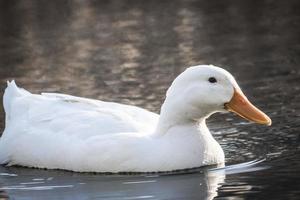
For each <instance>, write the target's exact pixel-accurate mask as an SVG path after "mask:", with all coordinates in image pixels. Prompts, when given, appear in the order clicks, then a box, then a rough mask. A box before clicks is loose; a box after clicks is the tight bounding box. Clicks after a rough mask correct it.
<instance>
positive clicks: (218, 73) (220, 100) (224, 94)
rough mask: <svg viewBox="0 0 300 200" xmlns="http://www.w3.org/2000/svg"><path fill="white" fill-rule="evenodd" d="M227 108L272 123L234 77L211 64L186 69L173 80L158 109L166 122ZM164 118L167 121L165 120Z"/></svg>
mask: <svg viewBox="0 0 300 200" xmlns="http://www.w3.org/2000/svg"><path fill="white" fill-rule="evenodd" d="M226 111H230V112H233V113H236V114H237V115H239V116H241V117H242V118H245V119H247V120H249V121H252V122H256V123H259V124H265V125H271V119H270V118H269V117H268V116H267V115H266V114H264V113H263V112H262V111H260V110H259V109H258V108H256V107H255V106H254V105H253V104H252V103H250V101H249V100H248V99H247V97H246V96H245V95H244V94H243V92H242V90H241V89H240V87H239V86H238V84H237V82H236V81H235V79H234V77H233V76H232V75H231V74H230V73H229V72H227V71H226V70H224V69H222V68H219V67H215V66H212V65H199V66H194V67H189V68H187V69H186V70H185V71H184V72H182V73H181V74H180V75H179V76H178V77H177V78H176V79H175V80H174V81H173V83H172V85H171V86H170V88H169V89H168V91H167V95H166V100H165V102H164V104H163V106H162V109H161V117H162V118H169V117H167V115H168V116H170V118H172V119H168V120H169V121H173V122H176V121H177V123H179V121H181V122H184V121H199V120H201V119H205V118H207V117H209V116H210V115H211V114H213V113H215V112H226ZM168 120H167V121H168Z"/></svg>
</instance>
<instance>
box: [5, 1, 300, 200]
mask: <svg viewBox="0 0 300 200" xmlns="http://www.w3.org/2000/svg"><path fill="white" fill-rule="evenodd" d="M299 9H300V2H299V1H297V0H294V1H293V0H290V1H272V0H261V1H229V0H225V1H217V0H216V1H213V0H210V1H205V0H203V1H193V0H190V1H188V0H186V1H179V0H172V1H171V0H170V1H154V0H150V1H139V0H127V1H79V0H75V1H30V0H28V1H0V89H1V90H0V93H1V95H2V94H3V90H4V88H5V87H6V81H7V80H11V79H15V80H16V81H17V83H18V84H19V85H21V86H22V87H24V88H26V89H28V90H30V91H31V92H34V93H40V92H60V93H67V94H72V95H76V96H84V97H88V98H95V99H101V100H107V101H115V102H120V103H126V104H131V105H136V106H141V107H144V108H146V109H149V110H151V111H154V112H159V109H160V105H161V103H162V101H163V99H164V96H165V92H166V89H167V88H168V86H169V85H170V83H171V81H172V80H173V79H174V78H175V77H176V76H177V75H178V74H179V73H180V72H182V71H183V70H184V69H185V68H186V67H187V66H191V65H197V64H214V65H218V66H222V67H224V68H225V69H227V70H229V71H230V72H231V73H232V74H233V75H234V76H235V77H236V79H237V81H238V82H239V84H240V86H241V87H242V89H243V91H244V92H245V94H246V95H247V96H248V97H249V99H250V100H251V101H252V102H253V103H254V104H255V105H257V106H258V107H259V108H261V109H262V110H263V111H265V112H266V113H267V114H268V115H269V116H270V117H271V118H272V120H273V125H272V126H271V127H265V126H259V125H255V124H252V123H248V122H245V121H243V120H242V119H240V118H238V117H236V116H234V115H233V114H216V115H214V116H213V117H211V118H210V119H209V121H208V125H209V127H210V128H211V131H212V133H213V134H214V136H215V138H216V139H217V140H218V141H219V142H220V144H221V145H222V147H223V149H224V151H225V154H226V162H227V163H226V164H227V165H232V164H238V163H244V162H247V161H251V160H256V159H259V160H261V159H265V160H264V161H263V162H261V163H259V164H257V165H255V166H252V167H247V170H245V169H243V170H233V171H232V170H231V171H230V170H229V171H226V170H225V171H224V170H223V171H222V172H218V173H216V172H213V171H211V170H209V169H208V168H203V169H199V170H198V171H194V172H193V173H187V174H184V173H181V174H178V175H161V176H155V175H154V176H153V175H134V176H132V175H131V176H128V175H101V174H80V173H72V172H66V171H55V170H37V169H28V168H22V167H9V168H5V167H1V168H0V190H1V191H2V192H1V193H0V196H3V198H7V197H8V196H9V197H10V198H12V199H211V198H213V197H215V198H216V199H218V198H219V199H227V198H228V199H230V198H240V199H299V198H300V183H299V178H300V170H299V169H300V154H299V150H300V145H299V144H300V136H299V130H300V127H299V122H300V118H299V117H300V115H299V112H298V111H299V108H300V104H299V102H300V68H299V64H300V56H299V55H300V37H299V36H300V29H299V24H300V13H299ZM0 121H1V129H2V130H3V129H4V112H3V109H2V110H1V118H0Z"/></svg>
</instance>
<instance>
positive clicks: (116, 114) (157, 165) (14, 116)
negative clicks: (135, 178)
mask: <svg viewBox="0 0 300 200" xmlns="http://www.w3.org/2000/svg"><path fill="white" fill-rule="evenodd" d="M240 98H242V100H241V99H240ZM228 102H229V103H228ZM3 104H4V109H5V113H6V123H5V130H4V132H3V134H2V137H1V139H0V163H1V164H6V165H21V166H28V167H37V168H47V169H64V170H71V171H76V172H112V173H118V172H163V171H173V170H181V169H187V168H195V167H200V166H204V165H211V164H218V163H220V164H222V163H224V152H223V150H222V148H221V146H220V145H219V144H218V143H217V141H216V140H215V139H214V138H213V137H212V135H211V133H210V132H209V130H208V128H207V126H206V124H205V120H206V118H207V117H209V116H210V115H211V114H213V113H215V112H224V111H226V110H225V107H229V108H230V111H232V110H233V111H236V110H237V111H236V113H238V114H239V115H240V116H242V117H244V118H247V119H250V120H252V121H256V122H258V123H265V124H270V120H269V118H267V117H266V116H265V115H263V113H259V112H260V111H258V110H257V109H256V108H254V107H251V106H252V104H251V105H250V102H248V100H247V99H246V97H244V96H243V94H242V93H241V91H240V89H239V87H238V85H237V83H236V82H235V80H234V78H233V77H232V76H231V75H230V74H229V73H228V72H227V71H225V70H223V69H221V68H218V67H214V66H208V65H204V66H195V67H190V68H188V69H187V70H185V71H184V72H183V73H182V74H180V75H179V76H178V77H177V78H176V79H175V80H174V81H173V83H172V85H171V86H170V88H169V89H168V91H167V95H166V99H165V101H164V103H163V105H162V107H161V112H160V115H158V114H155V113H153V112H150V111H147V110H145V109H142V108H139V107H135V106H129V105H123V104H119V103H111V102H104V101H99V100H92V99H87V98H80V97H75V96H70V95H65V94H56V93H42V94H41V95H38V94H31V93H30V92H28V91H26V90H24V89H21V88H19V87H17V85H16V84H15V82H14V81H12V82H9V83H8V87H7V88H6V90H5V93H4V98H3ZM227 104H228V105H227ZM238 104H241V106H238ZM248 104H249V105H250V107H249V105H248ZM224 105H225V106H224ZM251 109H252V110H251ZM255 109H256V110H255ZM249 113H250V114H249ZM251 113H252V114H251ZM268 120H269V121H268Z"/></svg>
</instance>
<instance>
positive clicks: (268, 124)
mask: <svg viewBox="0 0 300 200" xmlns="http://www.w3.org/2000/svg"><path fill="white" fill-rule="evenodd" d="M271 125H272V120H271V119H270V118H269V120H268V122H267V126H271Z"/></svg>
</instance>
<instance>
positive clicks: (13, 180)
mask: <svg viewBox="0 0 300 200" xmlns="http://www.w3.org/2000/svg"><path fill="white" fill-rule="evenodd" d="M3 170H4V171H5V173H2V174H3V175H1V174H0V190H4V191H5V192H4V193H5V194H6V193H7V194H8V195H9V196H11V197H14V198H18V197H22V198H23V199H27V198H28V199H31V197H32V196H33V195H34V196H35V195H38V194H42V195H43V199H45V200H47V199H55V198H57V199H74V198H76V199H81V198H82V199H85V198H86V197H89V198H96V197H97V199H108V198H109V199H111V198H112V199H203V200H206V199H208V200H210V199H213V198H214V197H216V196H217V194H218V188H219V187H220V186H221V184H222V183H224V181H225V170H218V171H211V170H210V169H209V168H200V169H195V170H193V171H188V172H184V173H175V174H174V173H172V174H160V175H157V174H149V175H148V174H147V175H104V174H90V173H73V172H65V171H56V170H38V169H29V168H23V167H11V168H3ZM1 171H2V170H1ZM7 174H15V175H16V176H15V177H12V176H7ZM20 191H27V192H21V193H20ZM28 191H30V192H28ZM41 191H43V192H42V193H41ZM4 193H3V194H4ZM0 194H2V193H0ZM19 195H21V196H19Z"/></svg>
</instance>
